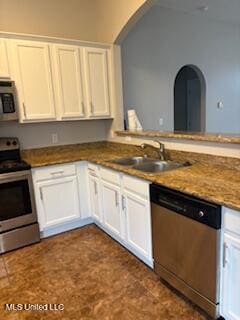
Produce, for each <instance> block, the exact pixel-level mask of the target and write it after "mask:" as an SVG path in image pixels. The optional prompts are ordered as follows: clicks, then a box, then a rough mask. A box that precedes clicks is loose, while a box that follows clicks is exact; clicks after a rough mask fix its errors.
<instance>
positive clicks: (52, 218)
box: [38, 177, 80, 229]
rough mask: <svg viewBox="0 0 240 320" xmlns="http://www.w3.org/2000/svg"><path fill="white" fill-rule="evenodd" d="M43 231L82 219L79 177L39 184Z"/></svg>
mask: <svg viewBox="0 0 240 320" xmlns="http://www.w3.org/2000/svg"><path fill="white" fill-rule="evenodd" d="M38 189H39V197H40V200H41V206H40V208H41V211H42V212H40V215H41V229H44V228H46V227H50V226H54V225H57V224H60V223H63V222H66V221H69V220H73V219H75V218H79V217H80V208H79V196H78V186H77V177H65V178H57V179H54V180H52V181H51V180H50V181H45V182H42V183H39V184H38Z"/></svg>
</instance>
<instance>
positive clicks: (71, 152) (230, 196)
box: [22, 142, 240, 211]
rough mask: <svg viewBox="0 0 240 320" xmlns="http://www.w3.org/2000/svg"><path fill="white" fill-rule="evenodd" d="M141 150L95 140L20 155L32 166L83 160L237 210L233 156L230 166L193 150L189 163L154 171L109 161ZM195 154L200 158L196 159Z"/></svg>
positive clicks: (239, 183) (237, 170)
mask: <svg viewBox="0 0 240 320" xmlns="http://www.w3.org/2000/svg"><path fill="white" fill-rule="evenodd" d="M183 153H184V152H180V153H179V154H180V155H179V154H177V156H176V155H175V158H174V160H177V158H178V159H179V161H183V159H184V157H183V155H182V154H183ZM142 154H143V151H142V150H140V148H139V147H136V146H129V145H124V144H117V143H107V142H100V143H99V142H98V143H88V144H76V145H69V146H59V147H48V148H41V149H32V150H25V151H23V152H22V158H23V159H24V160H25V161H27V162H28V163H29V164H31V166H32V167H33V168H34V167H42V166H47V165H54V164H61V163H67V162H74V161H80V160H86V161H90V162H92V163H95V164H99V165H102V166H105V167H108V168H111V169H113V170H117V171H120V172H124V173H127V174H129V175H132V176H135V177H138V178H142V179H145V180H148V181H150V182H153V183H157V184H160V185H163V186H166V187H169V188H172V189H174V190H178V191H181V192H184V193H186V194H189V195H193V196H196V197H198V198H201V199H204V200H208V201H211V202H214V203H216V204H220V205H224V206H226V207H229V208H232V209H235V210H239V211H240V166H239V163H240V160H238V159H235V160H233V166H232V167H231V166H230V165H229V160H226V161H225V160H224V161H225V162H226V165H224V163H225V162H224V161H222V163H221V161H220V162H219V163H218V162H217V161H216V157H213V159H211V156H207V158H208V161H206V159H205V158H206V156H205V157H204V156H203V161H201V159H200V158H201V157H199V154H197V156H196V154H194V153H186V155H185V160H187V161H190V162H192V165H191V166H188V167H183V168H179V169H176V170H172V171H166V172H162V173H157V174H149V173H144V172H141V171H138V170H134V169H132V168H131V167H124V166H121V165H117V164H113V163H111V162H109V160H113V159H115V158H121V157H125V156H136V155H142ZM191 155H192V157H193V160H192V159H191ZM194 155H195V156H194ZM151 156H152V155H151ZM171 156H172V155H170V157H171ZM186 157H187V158H186ZM209 157H210V158H209ZM196 158H199V159H200V161H196ZM226 159H228V158H226ZM191 160H192V161H191ZM238 161H239V163H238Z"/></svg>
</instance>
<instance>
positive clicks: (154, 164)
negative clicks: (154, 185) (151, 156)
mask: <svg viewBox="0 0 240 320" xmlns="http://www.w3.org/2000/svg"><path fill="white" fill-rule="evenodd" d="M181 167H184V165H183V164H181V163H177V162H173V161H156V160H155V161H151V162H146V163H143V164H138V165H134V166H133V167H132V168H133V169H136V170H139V171H143V172H149V173H158V172H163V171H169V170H174V169H178V168H181Z"/></svg>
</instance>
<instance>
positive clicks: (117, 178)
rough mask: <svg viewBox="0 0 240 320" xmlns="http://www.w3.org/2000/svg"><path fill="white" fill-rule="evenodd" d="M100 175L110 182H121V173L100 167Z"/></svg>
mask: <svg viewBox="0 0 240 320" xmlns="http://www.w3.org/2000/svg"><path fill="white" fill-rule="evenodd" d="M100 176H101V178H102V179H103V180H105V181H108V182H111V183H113V184H115V185H117V186H120V184H121V175H120V173H119V172H116V171H113V170H109V169H105V168H101V169H100Z"/></svg>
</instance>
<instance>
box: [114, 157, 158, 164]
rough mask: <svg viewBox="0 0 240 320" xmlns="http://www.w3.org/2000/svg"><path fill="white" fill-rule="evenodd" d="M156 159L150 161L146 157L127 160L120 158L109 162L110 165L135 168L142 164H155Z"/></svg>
mask: <svg viewBox="0 0 240 320" xmlns="http://www.w3.org/2000/svg"><path fill="white" fill-rule="evenodd" d="M155 161H156V159H151V158H147V157H128V158H120V159H115V160H111V161H110V162H111V163H116V164H120V165H122V166H135V165H139V164H143V163H151V162H155Z"/></svg>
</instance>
